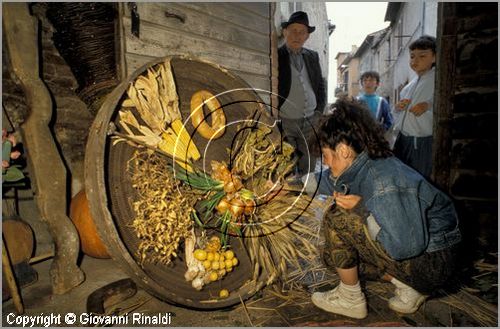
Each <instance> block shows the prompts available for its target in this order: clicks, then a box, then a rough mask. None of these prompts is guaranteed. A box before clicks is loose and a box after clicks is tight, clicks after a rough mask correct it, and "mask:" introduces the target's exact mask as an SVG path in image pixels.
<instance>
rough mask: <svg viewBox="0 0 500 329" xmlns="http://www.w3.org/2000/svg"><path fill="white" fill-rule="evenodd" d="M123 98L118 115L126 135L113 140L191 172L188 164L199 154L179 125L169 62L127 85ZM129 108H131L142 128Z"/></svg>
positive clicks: (179, 115)
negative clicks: (142, 147)
mask: <svg viewBox="0 0 500 329" xmlns="http://www.w3.org/2000/svg"><path fill="white" fill-rule="evenodd" d="M127 95H128V98H127V99H126V100H124V101H123V103H122V109H121V110H120V111H119V112H118V114H119V123H120V126H121V127H122V128H123V129H124V130H125V132H126V133H125V134H122V135H120V136H119V137H116V138H117V140H118V141H126V142H129V143H132V144H134V145H136V146H137V144H139V145H143V144H145V145H147V146H148V147H150V148H152V149H160V150H161V151H163V152H164V153H166V154H168V155H170V156H171V157H172V158H173V160H175V162H176V163H177V164H178V165H179V166H181V167H182V168H184V169H186V170H188V171H190V172H192V171H193V168H192V165H191V162H192V161H196V160H198V159H199V158H200V153H199V151H198V149H197V147H196V145H195V144H194V141H192V140H191V137H190V136H189V134H188V132H187V130H186V128H185V126H184V125H183V123H182V121H181V120H182V117H181V113H180V110H179V97H178V96H177V92H176V87H175V81H174V78H173V75H172V70H171V65H170V59H167V60H166V61H165V62H164V63H160V64H158V65H157V67H156V69H153V68H149V69H148V70H147V74H146V75H141V76H139V77H137V79H136V80H135V81H134V82H132V83H130V86H129V88H128V90H127ZM131 108H135V110H136V112H137V115H138V117H139V118H140V119H141V121H142V122H144V125H142V124H141V123H140V122H139V120H138V118H137V117H136V115H135V114H134V113H133V111H132V110H131Z"/></svg>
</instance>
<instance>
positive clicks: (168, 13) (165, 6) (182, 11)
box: [138, 2, 269, 53]
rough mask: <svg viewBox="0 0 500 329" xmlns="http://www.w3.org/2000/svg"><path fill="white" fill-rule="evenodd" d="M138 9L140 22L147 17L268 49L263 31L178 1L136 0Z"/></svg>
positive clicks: (208, 36) (194, 32)
mask: <svg viewBox="0 0 500 329" xmlns="http://www.w3.org/2000/svg"><path fill="white" fill-rule="evenodd" d="M138 12H139V17H140V18H141V23H142V22H144V21H147V22H149V23H153V24H157V25H160V26H164V27H166V28H169V29H171V30H178V31H179V33H180V34H188V35H193V36H199V37H203V38H205V39H212V40H219V41H224V42H227V43H230V44H232V45H234V46H237V47H242V48H247V49H252V50H256V51H260V52H265V53H268V52H269V39H268V34H267V31H265V32H266V33H262V32H253V31H249V30H248V29H247V27H244V26H239V25H236V24H234V23H233V22H224V21H221V20H220V19H219V18H218V17H213V16H208V15H207V14H206V13H204V12H202V11H199V10H194V9H193V8H190V7H186V6H184V5H183V4H182V3H165V2H160V3H138ZM255 23H258V24H259V25H266V24H268V21H267V20H266V19H264V18H257V19H255Z"/></svg>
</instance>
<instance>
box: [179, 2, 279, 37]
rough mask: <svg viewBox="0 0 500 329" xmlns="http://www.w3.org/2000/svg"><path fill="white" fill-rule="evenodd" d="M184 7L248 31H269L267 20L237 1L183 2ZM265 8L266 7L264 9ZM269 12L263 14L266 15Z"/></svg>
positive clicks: (262, 4) (265, 32)
mask: <svg viewBox="0 0 500 329" xmlns="http://www.w3.org/2000/svg"><path fill="white" fill-rule="evenodd" d="M183 5H184V6H185V7H188V8H192V9H195V10H198V11H199V12H202V13H205V14H206V15H208V16H212V17H215V18H218V19H219V20H220V21H221V22H227V23H231V24H235V25H238V26H240V27H243V28H245V29H246V30H248V31H254V32H259V33H263V34H268V33H269V21H268V20H267V19H266V20H265V22H264V21H263V20H262V19H261V18H262V17H261V16H259V15H256V14H255V13H254V12H252V11H248V9H246V8H244V7H242V6H241V4H239V3H210V2H197V3H193V2H185V3H183ZM259 6H262V7H264V6H265V7H266V8H267V6H268V5H267V3H261V4H259ZM266 10H267V9H266ZM268 15H269V14H267V15H265V16H264V17H267V16H268Z"/></svg>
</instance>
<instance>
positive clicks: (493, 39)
mask: <svg viewBox="0 0 500 329" xmlns="http://www.w3.org/2000/svg"><path fill="white" fill-rule="evenodd" d="M439 6H440V10H439V17H440V23H439V26H438V47H442V48H440V49H441V50H442V52H441V53H442V54H443V55H442V56H441V58H438V63H437V68H438V70H441V73H440V75H439V77H438V80H437V85H436V87H437V88H436V95H437V108H438V111H436V116H437V117H436V120H435V122H437V123H439V124H438V125H436V127H435V133H436V134H435V136H436V139H438V140H437V143H436V144H435V146H436V147H435V152H434V153H435V177H436V182H437V183H438V184H439V185H440V186H441V187H442V188H444V189H446V190H448V192H449V193H450V195H451V196H452V197H453V198H454V199H455V204H456V205H457V210H458V213H459V216H460V220H461V224H462V226H463V227H464V233H465V236H466V240H469V242H471V243H472V246H474V245H477V246H479V247H485V248H487V249H493V250H496V249H497V244H498V4H497V3H440V4H439ZM447 157H448V158H449V159H446V158H447Z"/></svg>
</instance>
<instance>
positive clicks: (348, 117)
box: [315, 98, 392, 159]
mask: <svg viewBox="0 0 500 329" xmlns="http://www.w3.org/2000/svg"><path fill="white" fill-rule="evenodd" d="M331 108H332V110H333V113H332V114H330V115H328V116H325V117H323V120H322V121H321V122H320V124H319V129H318V139H319V145H318V144H315V145H316V147H317V146H320V147H322V148H324V147H328V148H331V149H332V150H334V149H335V147H336V146H337V145H338V144H339V143H340V142H344V143H345V144H346V145H349V146H351V147H352V148H353V149H354V151H355V152H356V153H358V154H359V153H361V152H363V151H366V152H367V153H368V156H369V157H370V158H371V159H376V158H387V157H389V156H391V155H392V151H391V149H390V147H389V143H388V142H387V140H386V139H385V138H384V129H383V128H382V125H381V124H379V123H378V122H376V121H375V119H373V117H372V115H371V113H370V112H369V110H368V108H366V106H365V105H364V104H363V103H361V102H359V101H357V100H354V99H348V98H342V99H339V100H337V101H336V102H335V103H334V104H333V105H332V107H331ZM315 151H316V152H318V151H320V150H317V149H316V150H315Z"/></svg>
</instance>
